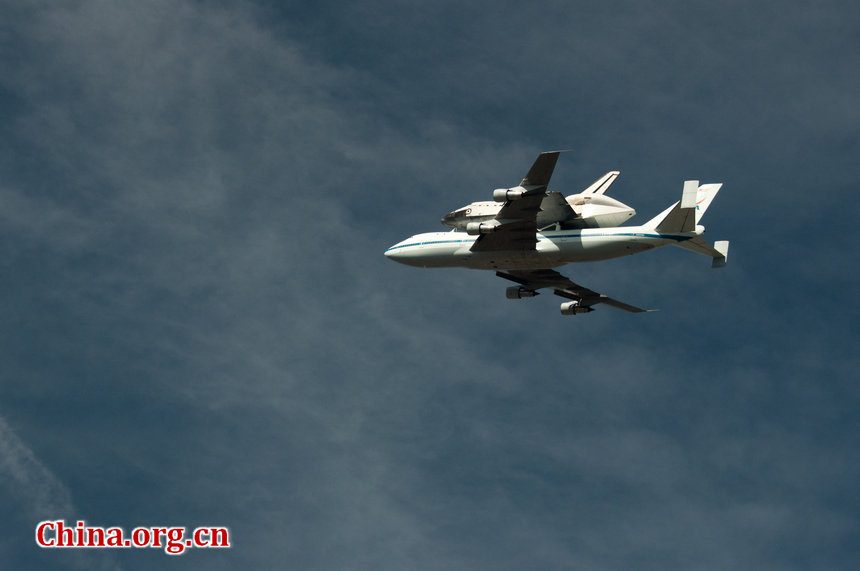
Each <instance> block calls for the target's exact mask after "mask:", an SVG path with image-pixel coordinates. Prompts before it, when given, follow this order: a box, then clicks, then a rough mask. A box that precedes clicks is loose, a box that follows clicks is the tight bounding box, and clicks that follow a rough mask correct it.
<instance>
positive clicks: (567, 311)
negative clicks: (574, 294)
mask: <svg viewBox="0 0 860 571" xmlns="http://www.w3.org/2000/svg"><path fill="white" fill-rule="evenodd" d="M589 311H594V308H593V307H586V306H584V305H582V304H581V303H580V302H579V301H578V300H573V301H566V302H564V303H562V304H561V314H562V315H576V314H577V313H588V312H589Z"/></svg>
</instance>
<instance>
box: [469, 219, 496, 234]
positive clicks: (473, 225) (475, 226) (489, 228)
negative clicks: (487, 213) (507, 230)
mask: <svg viewBox="0 0 860 571" xmlns="http://www.w3.org/2000/svg"><path fill="white" fill-rule="evenodd" d="M498 225H499V223H498V222H496V221H495V220H493V221H490V222H469V223H468V224H466V234H468V235H469V236H477V235H478V234H490V233H492V232H495V231H496V226H498Z"/></svg>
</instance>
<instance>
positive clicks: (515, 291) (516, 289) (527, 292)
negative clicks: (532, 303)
mask: <svg viewBox="0 0 860 571" xmlns="http://www.w3.org/2000/svg"><path fill="white" fill-rule="evenodd" d="M537 294H538V292H536V291H535V290H533V289H528V288H525V287H523V286H511V287H509V288H507V290H505V296H506V297H507V298H508V299H522V298H524V297H534V296H536V295H537Z"/></svg>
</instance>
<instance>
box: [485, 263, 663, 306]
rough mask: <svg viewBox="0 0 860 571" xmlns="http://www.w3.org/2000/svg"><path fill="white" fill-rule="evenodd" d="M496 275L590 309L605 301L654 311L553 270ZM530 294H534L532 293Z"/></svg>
mask: <svg viewBox="0 0 860 571" xmlns="http://www.w3.org/2000/svg"><path fill="white" fill-rule="evenodd" d="M496 275H497V276H499V277H500V278H505V279H506V280H511V281H512V282H516V283H518V284H520V285H521V286H522V287H523V288H525V289H526V290H528V291H531V292H534V291H536V290H539V289H544V288H551V289H552V290H553V293H554V294H555V295H557V296H560V297H564V298H567V299H570V300H574V301H578V302H579V306H580V307H584V308H588V309H587V311H590V310H591V306H592V305H597V304H598V303H605V304H606V305H611V306H612V307H615V308H618V309H623V310H624V311H630V312H632V313H644V312H646V311H654V310H653V309H642V308H641V307H636V306H634V305H630V304H628V303H624V302H623V301H618V300H617V299H612V298H611V297H608V296H605V295H603V294H601V293H597V292H596V291H593V290H590V289H588V288H587V287H583V286H581V285H579V284H577V283H574V282H572V281H571V280H569V279H568V278H566V277H564V276H563V275H561V274H560V273H558V272H557V271H555V270H550V269H544V270H511V271H508V272H496ZM531 295H534V294H533V293H532V294H531Z"/></svg>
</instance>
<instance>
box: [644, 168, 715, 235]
mask: <svg viewBox="0 0 860 571" xmlns="http://www.w3.org/2000/svg"><path fill="white" fill-rule="evenodd" d="M722 186H723V185H722V183H717V184H703V185H702V186H699V181H697V180H687V181H684V191H683V194H682V195H681V200H680V201H678V202H676V203H675V204H673V205H672V206H670V207H669V208H667V209H666V210H664V211H663V212H661V213H660V214H658V215H657V216H655V217H654V218H652V219H651V220H649V221H648V222H646V223H645V226H646V227H647V228H651V229H653V230H657V231H658V232H693V231H694V230H695V229H696V224H698V223H699V221H700V220H701V219H702V216H703V215H704V214H705V211H706V210H707V209H708V206H710V204H711V202H712V201H713V200H714V197H715V196H716V195H717V193H718V192H719V191H720V188H722Z"/></svg>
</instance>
